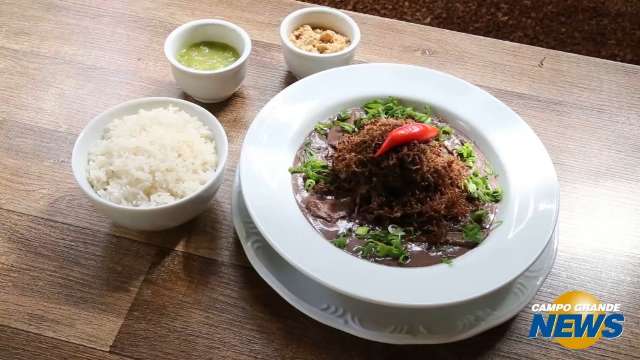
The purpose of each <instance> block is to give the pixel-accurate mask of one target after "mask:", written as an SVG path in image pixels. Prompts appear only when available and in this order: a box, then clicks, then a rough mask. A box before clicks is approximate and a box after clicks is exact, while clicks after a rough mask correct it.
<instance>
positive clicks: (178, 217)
mask: <svg viewBox="0 0 640 360" xmlns="http://www.w3.org/2000/svg"><path fill="white" fill-rule="evenodd" d="M169 105H173V106H175V107H177V108H179V109H181V110H182V111H184V112H186V113H188V114H189V115H192V116H195V117H196V118H197V119H198V120H200V121H201V122H202V123H203V124H205V125H206V126H207V127H208V128H209V129H210V130H211V133H212V134H213V139H214V140H215V142H216V152H217V155H218V166H217V168H216V171H215V172H214V174H213V175H212V176H211V178H210V179H209V181H207V183H206V184H205V185H203V186H202V187H201V188H200V189H199V190H198V191H196V192H195V193H193V194H191V195H189V196H187V197H185V198H182V199H180V200H178V201H176V202H173V203H170V204H165V205H160V206H155V207H149V208H138V207H132V206H123V205H118V204H114V203H112V202H110V201H108V200H105V199H103V198H101V197H100V196H98V194H97V193H96V192H95V190H94V189H93V188H92V187H91V184H89V181H88V180H87V163H88V153H89V150H90V149H91V147H92V146H93V145H94V144H95V143H96V142H97V141H98V140H99V139H101V138H102V135H103V132H104V128H105V126H107V124H109V123H110V122H111V121H113V120H114V119H117V118H121V117H123V116H126V115H133V114H136V113H137V112H138V110H140V109H145V110H151V109H153V108H158V107H166V106H169ZM227 152H228V143H227V134H226V133H225V131H224V129H223V127H222V125H221V124H220V122H218V119H216V118H215V116H213V115H212V114H211V113H210V112H208V111H207V110H205V109H204V108H202V107H200V106H198V105H196V104H193V103H191V102H188V101H185V100H180V99H174V98H166V97H150V98H142V99H136V100H131V101H127V102H124V103H122V104H119V105H116V106H114V107H112V108H111V109H109V110H107V111H105V112H103V113H102V114H100V115H98V116H96V117H95V118H94V119H93V120H91V121H90V122H89V124H87V126H86V127H85V128H84V130H82V132H81V133H80V135H79V136H78V139H77V140H76V143H75V145H74V146H73V153H72V155H71V166H72V169H73V176H74V177H75V178H76V181H77V182H78V185H80V188H81V189H82V190H83V191H84V192H85V194H87V196H88V197H89V199H91V201H92V202H93V204H94V205H95V207H96V208H97V209H98V210H99V211H100V212H102V213H103V214H105V215H106V216H108V217H109V218H111V220H113V222H114V223H116V224H119V225H122V226H124V227H127V228H130V229H134V230H151V231H152V230H163V229H168V228H171V227H174V226H177V225H180V224H182V223H185V222H187V221H189V220H190V219H192V218H194V217H195V216H197V215H198V214H200V213H202V212H203V211H204V210H206V209H207V207H208V206H209V202H210V200H211V199H212V198H213V196H214V195H215V193H216V192H217V191H218V189H219V188H220V185H221V184H222V180H223V178H224V168H225V164H226V162H227Z"/></svg>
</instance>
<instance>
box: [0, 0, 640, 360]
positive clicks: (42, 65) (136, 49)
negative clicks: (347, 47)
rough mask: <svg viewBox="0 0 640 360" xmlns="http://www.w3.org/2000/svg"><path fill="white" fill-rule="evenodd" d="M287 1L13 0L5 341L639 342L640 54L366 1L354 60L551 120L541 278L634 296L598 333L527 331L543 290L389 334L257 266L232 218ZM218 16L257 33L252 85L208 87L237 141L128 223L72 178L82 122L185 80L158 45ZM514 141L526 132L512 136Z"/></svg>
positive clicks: (556, 285) (469, 352)
mask: <svg viewBox="0 0 640 360" xmlns="http://www.w3.org/2000/svg"><path fill="white" fill-rule="evenodd" d="M301 6H305V5H304V4H302V3H296V2H292V1H271V0H270V1H260V2H253V1H233V2H231V1H217V2H216V1H209V0H206V1H194V2H192V3H183V2H179V1H150V0H147V1H131V2H126V1H121V2H114V1H107V0H102V1H89V2H87V1H79V0H76V1H69V2H39V1H22V0H15V1H12V0H10V1H3V2H2V3H0V358H2V359H14V358H18V359H41V358H53V359H67V358H82V359H97V358H106V359H129V358H130V359H161V358H177V359H187V358H213V359H217V358H227V357H231V358H247V357H258V358H266V359H275V358H328V359H336V358H397V359H403V358H405V357H407V356H409V357H419V358H422V359H426V358H430V357H443V358H458V357H476V356H483V357H494V356H495V357H510V358H525V357H530V358H533V357H542V356H544V357H546V358H553V359H567V358H601V357H602V358H630V357H634V356H636V357H637V356H639V354H640V329H639V328H640V316H639V315H640V250H639V247H640V184H639V180H640V119H639V114H640V67H638V66H633V65H627V64H621V63H615V62H610V61H605V60H599V59H594V58H588V57H584V56H578V55H572V54H567V53H562V52H558V51H552V50H546V49H541V48H536V47H531V46H525V45H519V44H513V43H508V42H503V41H498V40H492V39H487V38H482V37H477V36H471V35H466V34H461V33H456V32H451V31H446V30H441V29H435V28H430V27H425V26H419V25H412V24H408V23H403V22H398V21H394V20H387V19H382V18H377V17H373V16H367V15H360V14H352V15H353V17H354V19H355V20H356V21H357V22H358V23H359V25H360V27H361V29H362V32H363V40H362V43H361V47H360V49H359V50H358V54H357V61H358V62H399V63H410V64H419V65H423V66H426V67H430V68H434V69H438V70H442V71H446V72H448V73H451V74H453V75H456V76H459V77H461V78H463V79H466V80H468V81H470V82H472V83H474V84H477V85H479V86H481V87H483V88H484V89H487V90H488V91H489V92H491V93H492V94H493V95H495V96H496V97H497V98H499V99H501V100H502V101H504V102H505V103H507V104H508V105H509V106H511V107H512V108H513V109H514V110H515V111H516V112H518V113H519V114H520V115H521V116H522V118H524V119H525V120H526V121H527V123H529V125H530V126H531V127H532V128H533V129H534V130H535V131H536V133H537V134H538V135H539V136H540V138H541V139H542V141H543V142H544V144H545V145H546V147H547V149H548V150H549V152H550V153H551V157H552V158H553V161H554V164H555V166H556V169H557V172H558V176H559V179H560V184H561V191H562V200H561V212H560V248H559V253H558V258H557V262H556V264H555V267H554V269H553V271H552V273H551V275H550V276H549V278H548V279H547V281H546V282H545V284H544V286H543V287H542V290H541V291H540V292H539V293H538V295H537V296H536V299H535V301H536V302H551V301H553V299H554V298H555V297H556V296H558V295H560V294H561V293H563V292H565V291H568V290H574V289H577V290H584V291H588V292H590V293H592V294H594V295H596V296H597V297H598V298H599V299H601V300H602V301H606V302H618V303H622V306H623V310H624V313H625V316H626V322H625V325H626V326H625V330H624V334H623V335H622V337H621V338H620V339H617V340H609V341H607V340H601V341H599V342H598V343H597V344H596V345H595V346H594V347H592V348H590V349H588V350H585V351H569V350H566V349H564V348H562V347H561V346H559V345H558V344H555V343H552V342H549V341H545V340H542V339H528V338H527V331H528V327H529V323H530V321H531V317H532V315H531V312H530V310H529V309H525V310H523V311H522V312H521V313H520V314H519V315H517V316H516V317H515V318H514V319H513V320H511V321H509V322H507V323H506V324H504V325H502V326H499V327H498V328H496V329H493V330H491V331H488V332H486V333H484V334H482V335H479V336H477V337H475V338H472V339H469V340H467V341H463V342H460V343H454V344H449V345H442V346H404V347H401V346H389V345H383V344H378V343H373V342H369V341H365V340H361V339H358V338H356V337H353V336H351V335H347V334H344V333H341V332H339V331H337V330H334V329H332V328H329V327H327V326H324V325H321V324H319V323H317V322H315V321H313V320H311V319H309V318H307V317H306V316H304V315H302V314H301V313H300V312H298V311H297V310H295V309H294V308H293V307H291V306H290V305H288V304H287V303H286V302H285V301H284V300H283V299H281V298H280V297H279V296H278V295H277V294H276V293H275V292H274V291H273V290H271V288H270V287H269V286H268V285H267V284H266V283H264V282H263V281H262V280H261V279H260V278H259V277H258V275H257V274H256V272H255V271H254V270H253V269H252V268H251V267H250V266H249V264H248V262H247V260H246V258H245V256H244V254H243V252H242V249H241V247H240V245H239V242H238V241H237V239H236V237H235V235H234V230H233V227H232V225H231V219H230V192H231V186H232V179H233V174H234V171H235V168H236V164H237V161H238V156H239V150H240V145H241V142H242V139H243V135H244V133H245V130H246V129H247V126H248V125H249V124H250V123H251V121H252V119H253V118H254V116H255V114H256V112H257V111H258V110H259V109H260V108H261V107H262V106H263V105H264V104H265V103H266V102H267V101H268V100H269V99H270V98H271V97H272V96H274V95H275V94H276V93H278V92H279V91H280V90H282V89H283V88H284V87H285V86H287V85H288V84H290V83H291V82H293V81H294V79H293V78H292V76H291V75H289V74H287V70H286V67H285V65H284V63H283V59H282V54H281V52H280V46H279V45H278V42H279V39H278V33H277V28H278V25H279V22H280V21H281V19H282V18H283V17H284V16H285V15H286V14H288V13H289V12H291V11H292V10H294V9H297V8H299V7H301ZM211 17H219V18H224V19H227V20H230V21H233V22H235V23H236V24H238V25H240V26H242V27H243V28H245V29H246V30H247V31H248V32H249V34H250V36H251V37H252V39H253V45H254V48H253V53H252V54H251V58H250V65H249V72H248V76H247V79H246V81H245V84H244V86H243V87H242V89H241V90H240V91H239V92H238V93H237V94H236V95H235V96H233V97H232V98H231V99H230V100H228V101H227V102H225V103H222V104H218V105H212V106H207V108H208V109H209V110H210V111H211V112H212V113H214V114H215V115H216V116H217V117H218V118H219V119H220V120H221V121H222V123H223V124H224V126H225V128H226V130H227V133H228V135H229V141H230V151H231V155H230V161H229V163H228V171H227V176H226V179H225V182H224V185H223V187H222V189H221V191H220V192H219V193H218V195H217V196H216V198H215V200H214V201H213V202H212V204H211V206H210V210H209V211H208V212H207V213H205V214H204V215H202V216H200V217H199V218H198V219H197V220H195V221H193V222H191V223H189V224H187V225H184V226H181V227H180V228H177V229H175V230H171V231H166V232H160V233H139V232H133V231H128V230H126V229H122V228H119V227H117V226H113V225H112V224H111V223H110V222H109V220H108V219H106V218H105V217H103V216H101V215H100V214H98V213H96V211H95V209H94V208H93V207H92V206H91V205H90V204H89V201H88V200H87V199H86V198H85V196H84V195H83V194H82V193H81V191H80V189H79V188H78V187H77V186H76V184H75V182H74V179H73V177H72V175H71V171H70V167H71V166H70V163H69V161H70V155H71V148H72V145H73V142H74V140H75V138H76V136H77V135H78V133H79V132H80V130H81V129H82V128H83V127H84V126H85V124H86V123H87V121H88V120H90V119H91V118H92V117H94V116H95V115H96V114H98V113H100V112H101V111H103V110H104V109H106V108H108V107H111V106H113V105H115V104H118V103H120V102H123V101H125V100H129V99H133V98H139V97H145V96H174V97H183V96H184V95H183V94H182V93H181V92H180V90H178V89H177V88H176V85H175V83H174V81H173V79H172V77H171V73H170V69H169V65H168V63H167V61H166V60H165V58H164V55H163V51H162V46H163V42H164V39H165V37H166V36H167V34H168V33H169V32H170V31H171V30H172V29H174V28H175V27H176V26H178V25H179V24H182V23H184V22H187V21H189V20H192V19H197V18H211ZM514 151H517V149H514Z"/></svg>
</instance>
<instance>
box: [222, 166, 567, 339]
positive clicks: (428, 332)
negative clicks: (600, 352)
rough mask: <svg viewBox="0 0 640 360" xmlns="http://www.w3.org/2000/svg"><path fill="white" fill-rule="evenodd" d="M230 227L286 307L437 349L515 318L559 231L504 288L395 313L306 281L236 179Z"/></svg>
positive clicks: (365, 333) (372, 335)
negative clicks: (268, 235) (263, 227)
mask: <svg viewBox="0 0 640 360" xmlns="http://www.w3.org/2000/svg"><path fill="white" fill-rule="evenodd" d="M231 204H232V205H231V206H232V215H233V224H234V226H235V228H236V232H237V233H238V237H239V238H240V243H241V244H242V247H243V249H244V251H245V253H246V255H247V258H248V259H249V262H251V265H253V267H254V268H255V269H256V271H257V272H258V274H259V275H260V276H261V277H262V278H263V279H264V280H265V281H266V282H267V283H268V284H269V285H270V286H271V287H272V288H273V289H274V290H275V291H276V292H277V293H278V294H280V296H282V297H283V298H284V299H285V300H286V301H287V302H289V303H290V304H291V305H293V306H294V307H295V308H296V309H298V310H300V311H301V312H303V313H304V314H306V315H308V316H309V317H311V318H313V319H315V320H317V321H319V322H321V323H323V324H325V325H328V326H331V327H333V328H336V329H339V330H342V331H344V332H347V333H350V334H352V335H355V336H358V337H361V338H365V339H369V340H373V341H379V342H384V343H393V344H437V343H445V342H452V341H458V340H462V339H466V338H469V337H471V336H474V335H476V334H479V333H480V332H482V331H485V330H488V329H490V328H492V327H494V326H497V325H499V324H501V323H503V322H505V321H507V320H508V319H510V318H511V317H513V316H515V315H516V314H517V313H518V312H519V311H520V310H521V309H522V308H523V307H524V306H526V305H527V304H528V303H529V301H531V299H532V298H533V297H534V295H535V294H536V292H537V291H538V289H539V288H540V286H542V283H543V282H544V280H545V278H546V277H547V275H548V274H549V272H550V271H551V268H552V266H553V262H554V260H555V256H556V251H557V245H558V232H557V231H555V232H554V234H553V237H552V239H553V240H552V241H551V242H549V243H548V245H547V247H546V248H545V250H544V252H543V253H542V255H541V256H540V257H539V258H538V260H537V261H536V262H535V263H534V264H533V265H532V266H531V267H530V268H529V269H528V270H527V271H526V272H525V273H524V274H522V275H520V276H519V277H518V278H517V279H516V280H515V281H513V282H512V283H509V284H508V285H506V286H505V287H503V288H502V289H500V290H498V291H496V292H493V293H491V294H489V295H486V296H483V297H480V298H478V299H476V300H473V301H470V302H467V303H465V304H463V305H452V306H445V307H440V308H433V309H419V310H415V309H397V308H395V309H394V308H389V307H385V306H381V305H375V304H371V303H367V302H362V301H358V300H356V299H353V298H350V297H348V296H345V295H342V294H341V293H338V292H335V291H333V290H331V289H329V288H326V287H324V286H322V285H320V284H319V283H317V282H315V281H313V280H311V279H309V278H308V277H306V276H305V275H304V274H302V273H301V272H300V271H298V270H296V268H294V267H293V266H291V265H290V264H289V263H287V262H286V261H285V260H284V259H283V258H282V257H281V256H280V255H278V253H276V252H275V251H274V250H273V249H272V248H271V246H269V244H268V243H267V241H265V240H264V238H263V237H262V235H261V234H260V232H259V231H258V229H257V228H256V226H255V224H254V223H253V221H252V220H251V217H250V216H249V214H248V212H247V209H246V206H245V203H244V199H243V197H242V191H241V188H240V182H239V181H238V176H237V175H236V181H235V184H234V187H233V197H232V203H231Z"/></svg>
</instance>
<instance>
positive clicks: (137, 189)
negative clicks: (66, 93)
mask: <svg viewBox="0 0 640 360" xmlns="http://www.w3.org/2000/svg"><path fill="white" fill-rule="evenodd" d="M227 152H228V142H227V136H226V133H225V131H224V129H223V127H222V125H221V124H220V122H219V121H218V120H217V119H216V118H215V117H214V116H213V115H212V114H211V113H210V112H208V111H207V110H205V109H204V108H202V107H200V106H198V105H196V104H194V103H191V102H188V101H185V100H180V99H174V98H165V97H152V98H142V99H136V100H131V101H127V102H125V103H122V104H119V105H116V106H114V107H112V108H111V109H108V110H106V111H105V112H103V113H101V114H99V115H98V116H96V117H95V118H94V119H93V120H91V121H90V122H89V124H87V126H86V127H85V128H84V130H83V131H82V132H81V133H80V135H79V136H78V139H77V140H76V143H75V145H74V147H73V153H72V156H71V165H72V169H73V175H74V177H75V179H76V181H77V183H78V185H79V186H80V188H81V189H82V190H83V192H84V193H85V194H86V195H87V197H88V198H89V199H90V200H91V202H92V203H93V205H94V206H95V207H96V209H97V210H98V211H100V212H101V213H103V214H104V215H106V216H108V217H109V218H110V219H111V220H112V221H113V222H114V223H116V224H118V225H121V226H124V227H127V228H130V229H134V230H147V231H153V230H162V229H167V228H171V227H174V226H177V225H180V224H182V223H184V222H186V221H188V220H190V219H192V218H193V217H195V216H197V215H198V214H200V213H202V212H203V211H205V210H206V209H207V208H208V206H209V203H210V201H211V199H212V198H213V196H214V195H215V193H216V192H217V190H218V189H219V188H220V185H221V184H222V181H223V178H224V168H225V163H226V160H227Z"/></svg>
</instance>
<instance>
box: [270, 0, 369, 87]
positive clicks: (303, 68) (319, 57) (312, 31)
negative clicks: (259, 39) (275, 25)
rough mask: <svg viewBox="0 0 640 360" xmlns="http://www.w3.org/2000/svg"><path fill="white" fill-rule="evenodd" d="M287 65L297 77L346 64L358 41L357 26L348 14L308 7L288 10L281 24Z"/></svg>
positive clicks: (358, 32)
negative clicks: (288, 12) (290, 11)
mask: <svg viewBox="0 0 640 360" xmlns="http://www.w3.org/2000/svg"><path fill="white" fill-rule="evenodd" d="M280 40H281V42H282V51H283V52H284V59H285V62H286V63H287V67H288V68H289V70H290V71H291V73H293V75H295V76H296V77H297V78H303V77H305V76H308V75H311V74H314V73H317V72H319V71H323V70H327V69H331V68H334V67H337V66H344V65H349V64H350V63H351V61H353V57H354V56H355V51H356V48H357V47H358V44H359V43H360V28H359V27H358V25H357V24H356V22H355V21H353V19H352V18H351V17H349V16H348V15H347V14H345V13H343V12H341V11H338V10H335V9H332V8H328V7H309V8H304V9H300V10H296V11H294V12H292V13H291V14H289V15H288V16H287V17H286V18H284V20H283V21H282V23H281V24H280Z"/></svg>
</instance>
